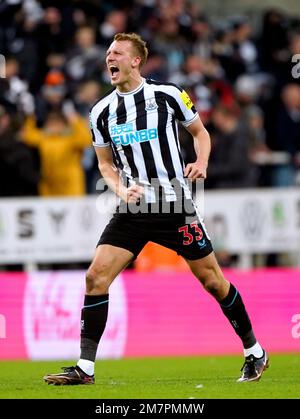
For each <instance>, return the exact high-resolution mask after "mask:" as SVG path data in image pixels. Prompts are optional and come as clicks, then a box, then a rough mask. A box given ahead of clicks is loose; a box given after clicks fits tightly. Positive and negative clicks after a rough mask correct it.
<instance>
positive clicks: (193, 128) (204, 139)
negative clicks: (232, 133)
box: [184, 118, 211, 179]
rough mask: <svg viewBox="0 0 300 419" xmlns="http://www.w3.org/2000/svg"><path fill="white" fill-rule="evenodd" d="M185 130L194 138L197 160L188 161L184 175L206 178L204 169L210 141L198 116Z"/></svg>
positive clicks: (206, 163) (192, 177)
mask: <svg viewBox="0 0 300 419" xmlns="http://www.w3.org/2000/svg"><path fill="white" fill-rule="evenodd" d="M186 130H187V131H188V132H189V133H190V134H191V135H192V136H193V138H194V147H195V151H196V155H197V160H196V161H195V162H194V163H189V164H188V165H187V166H186V168H185V172H184V175H185V176H187V177H188V178H189V179H197V178H204V179H205V178H206V170H207V165H208V159H209V155H210V149H211V142H210V136H209V133H208V132H207V130H206V128H205V127H204V125H203V123H202V121H201V119H200V118H198V119H197V120H196V121H194V122H192V123H191V125H189V126H188V127H186Z"/></svg>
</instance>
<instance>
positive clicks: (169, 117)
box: [90, 79, 199, 202]
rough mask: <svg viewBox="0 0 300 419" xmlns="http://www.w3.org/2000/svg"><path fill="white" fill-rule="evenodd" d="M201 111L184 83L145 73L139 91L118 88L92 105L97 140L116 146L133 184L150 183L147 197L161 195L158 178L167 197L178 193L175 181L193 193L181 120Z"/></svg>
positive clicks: (173, 197)
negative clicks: (180, 132) (183, 151)
mask: <svg viewBox="0 0 300 419" xmlns="http://www.w3.org/2000/svg"><path fill="white" fill-rule="evenodd" d="M198 117H199V116H198V113H197V111H196V109H195V107H194V105H193V103H192V101H191V99H190V98H189V96H188V95H187V93H186V92H185V91H184V90H182V89H181V88H180V87H178V86H176V85H174V84H170V83H161V82H157V81H153V80H150V79H143V81H142V83H141V85H140V86H139V87H138V88H137V89H135V90H134V91H131V92H129V93H121V92H119V91H118V90H117V89H113V90H111V91H110V92H108V93H107V94H106V96H104V97H103V98H102V99H100V100H99V101H98V102H97V103H96V104H95V105H94V106H93V107H92V109H91V112H90V123H91V131H92V136H93V144H94V146H95V147H108V146H110V147H111V148H112V150H113V154H114V157H115V163H116V165H117V167H118V168H119V170H120V171H121V172H122V174H123V175H125V176H126V177H127V179H128V184H129V185H133V184H135V183H138V184H139V185H142V186H144V187H145V191H146V193H145V197H146V201H148V202H153V201H154V200H155V195H153V194H154V189H153V184H155V185H157V183H159V185H160V187H161V188H162V190H163V193H164V195H165V198H166V200H167V201H176V200H177V198H178V196H177V194H176V187H175V188H174V185H175V184H176V185H178V184H179V185H180V186H181V188H182V190H183V191H184V195H185V197H186V198H190V197H191V196H190V191H189V188H188V186H187V183H186V181H185V179H184V162H183V159H182V155H181V151H180V144H179V139H178V129H177V122H176V121H179V122H180V123H181V124H183V125H184V126H188V125H189V124H191V123H192V122H193V121H195V120H196V119H197V118H198Z"/></svg>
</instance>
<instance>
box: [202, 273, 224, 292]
mask: <svg viewBox="0 0 300 419" xmlns="http://www.w3.org/2000/svg"><path fill="white" fill-rule="evenodd" d="M199 279H200V281H201V283H202V285H203V286H204V288H205V290H206V291H208V292H209V293H210V294H212V295H213V296H215V297H217V296H218V295H219V293H220V291H221V290H222V286H223V285H222V278H220V277H219V275H218V272H217V271H216V269H215V268H214V267H213V266H212V267H207V268H205V269H203V270H202V272H200V274H199Z"/></svg>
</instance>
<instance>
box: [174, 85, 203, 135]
mask: <svg viewBox="0 0 300 419" xmlns="http://www.w3.org/2000/svg"><path fill="white" fill-rule="evenodd" d="M173 97H174V102H176V105H175V103H174V110H175V117H176V119H177V120H178V121H180V122H181V123H182V125H184V126H185V127H187V126H188V125H190V124H191V123H192V122H194V121H195V120H196V119H198V118H199V114H198V112H197V110H196V108H195V106H194V104H193V102H192V100H191V98H190V97H189V95H188V94H187V92H186V91H185V90H183V89H181V88H180V87H178V86H176V87H174V96H173Z"/></svg>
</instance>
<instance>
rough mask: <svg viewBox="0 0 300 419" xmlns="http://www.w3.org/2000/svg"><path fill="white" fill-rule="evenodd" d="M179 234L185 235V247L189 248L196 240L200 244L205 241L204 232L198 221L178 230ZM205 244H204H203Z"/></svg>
mask: <svg viewBox="0 0 300 419" xmlns="http://www.w3.org/2000/svg"><path fill="white" fill-rule="evenodd" d="M178 231H179V233H183V242H182V243H183V245H184V246H188V245H189V244H191V243H193V241H194V239H195V240H196V241H197V242H199V245H200V240H202V239H203V231H202V230H201V228H200V227H199V225H198V223H197V221H193V222H192V223H191V224H186V225H184V226H182V227H179V229H178ZM204 241H205V240H204ZM203 244H204V243H203Z"/></svg>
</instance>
